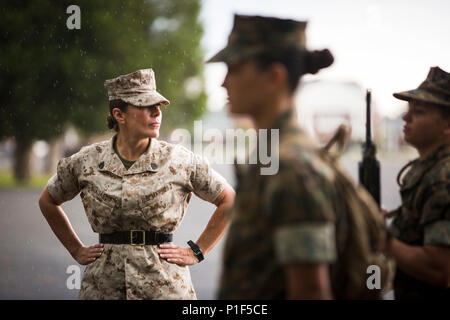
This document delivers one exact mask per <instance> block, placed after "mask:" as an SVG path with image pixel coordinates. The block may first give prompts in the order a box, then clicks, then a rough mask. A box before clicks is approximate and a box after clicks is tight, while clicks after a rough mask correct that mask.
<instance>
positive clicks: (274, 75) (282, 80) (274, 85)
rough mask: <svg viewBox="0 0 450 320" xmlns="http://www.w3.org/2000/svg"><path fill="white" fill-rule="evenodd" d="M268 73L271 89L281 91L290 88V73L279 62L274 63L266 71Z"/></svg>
mask: <svg viewBox="0 0 450 320" xmlns="http://www.w3.org/2000/svg"><path fill="white" fill-rule="evenodd" d="M266 72H267V76H268V80H269V87H270V88H271V89H273V90H274V91H275V90H280V89H282V88H283V87H284V86H285V87H286V88H288V87H289V79H288V71H287V70H286V67H285V66H284V65H283V64H281V63H279V62H275V63H272V64H271V65H270V66H269V67H268V68H267V69H266Z"/></svg>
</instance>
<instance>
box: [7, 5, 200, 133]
mask: <svg viewBox="0 0 450 320" xmlns="http://www.w3.org/2000/svg"><path fill="white" fill-rule="evenodd" d="M0 2H1V4H2V6H1V9H0V12H1V15H2V19H0V28H1V30H2V32H1V35H0V37H1V38H0V39H1V41H2V50H1V51H0V72H1V74H2V77H1V79H0V99H1V105H0V111H1V114H2V117H0V139H1V138H4V137H8V136H19V135H20V136H23V137H27V138H37V139H50V138H52V137H54V136H57V135H59V134H60V133H62V131H63V129H64V128H65V127H66V126H67V125H68V124H73V125H75V126H76V128H78V129H79V131H80V132H81V133H84V134H90V133H94V132H100V131H106V130H107V126H106V115H107V114H108V112H109V110H108V97H107V94H106V90H105V88H104V86H103V83H104V81H105V80H106V79H109V78H112V77H116V76H118V75H120V74H125V73H130V72H133V71H135V70H138V69H142V68H153V69H154V71H155V74H156V83H157V88H158V91H159V92H161V93H162V94H163V95H164V96H166V97H167V98H168V99H169V100H170V101H171V105H170V106H169V107H168V108H167V109H166V110H167V112H165V113H164V118H163V119H164V125H163V127H162V133H163V134H164V133H168V132H169V131H170V130H171V129H172V128H174V127H189V126H190V124H191V123H192V122H193V121H194V120H195V119H197V118H198V117H199V116H201V114H202V113H203V111H204V110H205V103H206V97H205V92H204V89H203V86H202V85H203V82H202V81H200V84H201V85H200V91H199V93H197V94H196V95H193V94H190V95H189V92H187V90H185V87H186V85H185V82H186V79H189V78H192V77H198V78H199V79H202V71H203V53H202V50H201V48H200V39H201V36H202V27H201V25H200V23H199V22H198V14H199V10H200V1H199V0H188V1H181V0H165V1H155V0H153V1H144V0H140V1H128V2H119V1H101V2H100V1H87V0H85V1H77V2H76V3H73V1H56V0H54V1H50V0H46V1H33V2H26V3H25V2H23V3H22V2H12V1H0ZM71 4H76V5H78V6H79V7H80V9H81V29H80V30H69V29H67V27H66V20H67V18H68V17H69V15H68V14H67V13H66V9H67V7H68V6H69V5H71ZM197 87H198V86H197Z"/></svg>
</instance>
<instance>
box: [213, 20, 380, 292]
mask: <svg viewBox="0 0 450 320" xmlns="http://www.w3.org/2000/svg"><path fill="white" fill-rule="evenodd" d="M305 28H306V22H302V21H294V20H285V19H277V18H271V17H260V16H242V15H236V16H235V20H234V26H233V29H232V31H231V34H230V36H229V41H228V45H227V46H226V47H225V48H224V49H223V50H221V51H220V52H219V53H217V54H216V55H215V56H213V57H212V58H211V59H210V60H209V61H208V62H225V63H226V64H227V67H228V73H227V75H226V77H225V80H224V82H223V85H222V86H223V87H225V89H226V90H227V92H228V98H229V107H230V112H231V113H234V114H245V115H249V116H250V117H251V118H252V119H253V120H254V124H255V127H256V129H275V130H276V129H279V150H278V152H279V160H280V161H279V163H280V166H279V171H278V172H277V173H276V174H274V175H261V170H260V168H261V165H260V164H255V165H249V166H248V168H247V171H246V172H241V173H240V174H238V175H237V176H238V186H237V189H236V194H237V196H236V201H235V206H234V208H233V210H232V215H231V219H232V222H231V226H230V230H229V235H228V238H227V241H226V245H225V255H224V265H223V271H222V277H221V282H220V288H219V298H220V299H331V298H349V297H352V298H364V297H363V296H362V295H359V292H354V291H353V292H352V289H351V288H350V289H349V286H348V284H349V283H352V281H351V280H352V279H358V280H357V282H358V283H359V284H360V285H363V286H364V288H363V290H364V289H365V290H367V288H365V286H366V284H365V283H366V282H365V281H366V277H367V274H366V272H365V270H366V269H365V268H364V269H363V271H361V272H360V273H358V274H356V273H353V274H352V272H351V271H352V270H350V268H349V267H348V265H347V264H346V263H347V262H348V261H349V260H350V259H353V257H352V256H351V254H350V251H348V248H349V247H351V246H353V247H356V246H357V243H356V242H355V243H352V244H349V242H351V241H348V240H349V238H348V237H347V235H349V234H352V233H354V232H356V231H357V230H355V228H352V227H351V226H349V224H347V220H346V218H347V217H348V216H346V215H345V204H346V202H344V201H342V199H343V197H345V195H342V194H340V192H338V191H337V189H336V188H335V179H334V178H335V175H334V173H335V171H334V170H332V168H330V166H328V165H327V163H326V162H325V161H324V160H323V159H322V158H321V157H320V156H319V155H318V152H317V150H318V147H317V146H316V145H315V143H313V142H312V140H310V138H309V137H308V136H307V135H306V133H305V132H304V130H303V129H301V128H300V127H298V125H297V119H296V116H295V114H294V107H295V106H294V92H295V90H296V88H297V86H298V83H299V80H300V78H301V77H302V76H303V75H305V74H315V73H317V72H318V71H319V70H320V69H322V68H326V67H328V66H330V65H331V64H332V63H333V56H332V54H331V53H330V51H329V50H327V49H325V50H321V51H309V50H308V49H307V48H306V36H305ZM272 152H277V150H272ZM273 156H274V155H273V154H272V157H273ZM372 202H373V201H372ZM373 205H374V206H375V204H373ZM376 216H377V217H378V218H379V220H380V221H381V217H380V214H379V212H378V211H376ZM349 275H350V276H351V277H352V279H349V278H348V276H349ZM347 289H348V290H347ZM352 294H353V295H352Z"/></svg>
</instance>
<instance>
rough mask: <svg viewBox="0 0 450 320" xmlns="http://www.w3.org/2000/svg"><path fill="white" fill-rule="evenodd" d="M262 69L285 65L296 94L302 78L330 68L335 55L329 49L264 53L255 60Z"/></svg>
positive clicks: (286, 50) (284, 50) (290, 85)
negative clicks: (274, 65)
mask: <svg viewBox="0 0 450 320" xmlns="http://www.w3.org/2000/svg"><path fill="white" fill-rule="evenodd" d="M252 59H253V60H255V61H256V62H257V64H258V65H259V67H260V68H267V67H268V66H270V65H271V64H273V63H276V62H279V63H281V64H283V65H284V66H285V68H286V70H287V72H288V82H289V89H290V91H291V92H294V91H295V89H296V88H297V86H298V82H299V80H300V77H301V76H303V75H305V74H308V73H310V74H315V73H317V72H318V71H319V70H320V69H322V68H326V67H328V66H330V65H331V64H332V63H333V61H334V58H333V55H332V54H331V52H330V51H329V50H328V49H324V50H320V51H307V50H302V49H298V48H295V47H292V48H284V49H282V50H279V51H278V52H277V51H271V52H264V53H261V54H259V55H257V56H255V57H254V58H252Z"/></svg>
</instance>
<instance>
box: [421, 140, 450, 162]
mask: <svg viewBox="0 0 450 320" xmlns="http://www.w3.org/2000/svg"><path fill="white" fill-rule="evenodd" d="M448 155H450V144H443V145H441V146H440V147H438V148H437V149H436V150H434V152H433V153H432V154H430V155H429V156H428V157H426V158H425V159H423V160H418V163H420V164H423V165H426V164H428V163H434V162H436V161H439V160H440V159H443V158H445V157H446V156H448Z"/></svg>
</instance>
